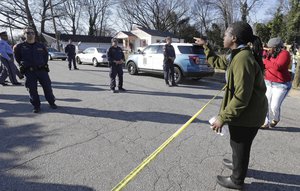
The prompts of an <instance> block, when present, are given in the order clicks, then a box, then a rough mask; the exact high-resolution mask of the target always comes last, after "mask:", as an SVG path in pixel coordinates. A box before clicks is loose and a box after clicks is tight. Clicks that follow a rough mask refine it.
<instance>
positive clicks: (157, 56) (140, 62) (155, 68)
mask: <svg viewBox="0 0 300 191" xmlns="http://www.w3.org/2000/svg"><path fill="white" fill-rule="evenodd" d="M164 45H165V43H155V44H151V45H149V46H147V47H146V48H145V49H144V50H143V51H140V52H137V53H134V54H131V55H129V56H128V58H127V60H126V62H125V66H126V68H127V70H128V73H129V74H131V75H135V74H137V73H138V72H146V73H161V74H163V60H164V55H163V46H164ZM172 45H173V47H174V50H175V54H176V59H175V61H174V73H175V74H174V76H175V82H176V83H180V82H181V81H182V79H183V78H193V79H200V78H202V77H205V76H212V75H213V74H214V69H213V68H212V67H211V66H210V65H209V64H208V63H207V61H206V56H205V54H204V49H203V47H202V46H199V45H196V44H192V43H172Z"/></svg>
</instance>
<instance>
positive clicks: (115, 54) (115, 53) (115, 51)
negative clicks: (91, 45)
mask: <svg viewBox="0 0 300 191" xmlns="http://www.w3.org/2000/svg"><path fill="white" fill-rule="evenodd" d="M107 59H108V61H109V62H110V63H111V62H113V61H120V60H125V56H124V53H123V50H122V49H121V48H120V47H119V46H117V47H113V46H111V47H110V48H109V49H108V51H107Z"/></svg>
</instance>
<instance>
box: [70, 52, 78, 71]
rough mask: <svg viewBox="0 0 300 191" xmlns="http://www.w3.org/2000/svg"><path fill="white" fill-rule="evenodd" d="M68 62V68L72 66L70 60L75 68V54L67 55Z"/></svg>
mask: <svg viewBox="0 0 300 191" xmlns="http://www.w3.org/2000/svg"><path fill="white" fill-rule="evenodd" d="M68 62H69V69H71V68H72V62H73V67H74V69H75V68H77V66H76V62H75V55H74V56H68Z"/></svg>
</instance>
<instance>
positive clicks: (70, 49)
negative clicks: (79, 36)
mask: <svg viewBox="0 0 300 191" xmlns="http://www.w3.org/2000/svg"><path fill="white" fill-rule="evenodd" d="M65 53H66V54H67V56H68V62H69V70H71V68H72V63H73V68H74V70H79V69H78V68H77V66H76V61H75V55H76V47H75V45H74V44H72V40H71V39H69V44H68V45H67V46H66V47H65Z"/></svg>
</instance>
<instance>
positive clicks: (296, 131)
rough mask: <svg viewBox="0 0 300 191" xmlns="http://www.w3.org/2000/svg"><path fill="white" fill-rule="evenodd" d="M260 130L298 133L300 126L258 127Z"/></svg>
mask: <svg viewBox="0 0 300 191" xmlns="http://www.w3.org/2000/svg"><path fill="white" fill-rule="evenodd" d="M260 129H261V130H267V131H284V132H291V133H299V132H300V128H299V127H279V126H277V127H273V128H268V129H264V128H260Z"/></svg>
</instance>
